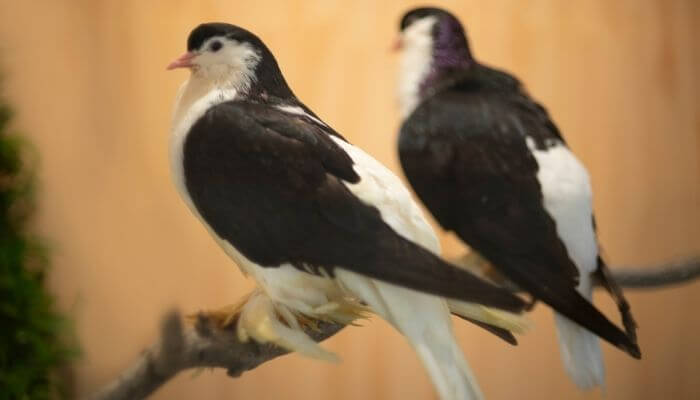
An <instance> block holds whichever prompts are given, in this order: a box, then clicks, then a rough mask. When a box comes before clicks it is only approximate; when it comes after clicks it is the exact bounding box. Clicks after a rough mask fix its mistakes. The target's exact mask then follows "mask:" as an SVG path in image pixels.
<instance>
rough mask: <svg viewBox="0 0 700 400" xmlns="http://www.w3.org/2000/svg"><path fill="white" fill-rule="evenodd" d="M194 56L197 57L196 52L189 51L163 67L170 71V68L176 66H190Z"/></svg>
mask: <svg viewBox="0 0 700 400" xmlns="http://www.w3.org/2000/svg"><path fill="white" fill-rule="evenodd" d="M195 57H197V54H196V53H194V52H191V51H190V52H188V53H185V54H183V55H181V56H180V57H178V58H177V59H176V60H175V61H173V62H171V63H170V64H168V66H167V67H166V68H165V69H166V70H168V71H170V70H171V69H176V68H192V67H193V64H192V59H194V58H195Z"/></svg>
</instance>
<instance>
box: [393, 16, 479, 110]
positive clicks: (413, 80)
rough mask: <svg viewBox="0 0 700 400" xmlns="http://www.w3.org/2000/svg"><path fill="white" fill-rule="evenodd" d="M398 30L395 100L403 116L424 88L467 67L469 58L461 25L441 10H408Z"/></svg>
mask: <svg viewBox="0 0 700 400" xmlns="http://www.w3.org/2000/svg"><path fill="white" fill-rule="evenodd" d="M399 30H400V37H399V39H398V41H397V44H396V48H397V49H400V51H401V70H400V74H399V79H400V82H399V83H400V84H399V90H400V93H399V98H400V100H401V103H402V108H403V109H404V114H406V113H408V112H410V111H412V110H413V108H414V107H415V105H416V102H417V101H418V100H419V99H420V97H421V95H422V94H423V93H424V91H425V89H426V88H429V87H430V86H431V84H433V83H435V82H436V81H437V80H438V79H439V78H440V77H442V76H444V75H446V74H448V73H450V72H451V71H454V70H459V69H464V68H468V67H469V66H470V65H471V64H472V62H473V59H472V55H471V52H470V50H469V43H468V42H467V37H466V34H465V32H464V28H463V27H462V24H461V23H460V22H459V20H458V19H457V18H456V17H455V16H454V15H452V14H451V13H449V12H448V11H445V10H443V9H440V8H432V7H424V8H416V9H413V10H410V11H408V12H407V13H406V14H404V16H403V18H401V24H400V25H399Z"/></svg>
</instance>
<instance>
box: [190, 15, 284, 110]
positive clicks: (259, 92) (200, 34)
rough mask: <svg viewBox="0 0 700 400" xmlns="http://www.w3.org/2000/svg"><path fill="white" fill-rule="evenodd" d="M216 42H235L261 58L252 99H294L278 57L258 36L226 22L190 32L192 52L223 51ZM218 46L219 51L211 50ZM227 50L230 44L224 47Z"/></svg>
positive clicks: (257, 65)
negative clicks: (243, 45) (259, 97)
mask: <svg viewBox="0 0 700 400" xmlns="http://www.w3.org/2000/svg"><path fill="white" fill-rule="evenodd" d="M212 38H221V39H224V40H223V41H224V42H232V43H238V44H246V45H248V46H249V47H250V48H251V49H252V50H253V51H254V52H255V54H256V55H257V57H258V58H259V60H258V62H257V63H256V64H255V66H254V78H253V81H252V83H251V87H250V88H249V89H248V95H249V96H264V97H268V96H272V97H277V98H281V99H286V98H290V97H291V98H293V97H294V94H293V93H292V91H291V89H290V88H289V86H288V85H287V82H286V81H285V79H284V76H283V75H282V71H281V70H280V68H279V65H278V64H277V60H276V59H275V56H274V55H273V54H272V52H271V51H270V49H268V47H267V46H266V45H265V43H263V41H262V40H261V39H260V38H259V37H258V36H257V35H255V34H254V33H252V32H250V31H248V30H246V29H243V28H241V27H239V26H236V25H232V24H227V23H223V22H210V23H204V24H201V25H199V26H197V27H196V28H195V29H194V30H192V32H190V35H189V37H188V38H187V51H188V52H200V53H201V52H205V51H213V52H217V51H218V49H219V48H221V46H222V44H221V41H219V43H215V42H213V41H212V40H210V39H212ZM212 45H215V46H217V47H211V46H212ZM223 46H226V44H223Z"/></svg>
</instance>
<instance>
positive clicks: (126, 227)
mask: <svg viewBox="0 0 700 400" xmlns="http://www.w3.org/2000/svg"><path fill="white" fill-rule="evenodd" d="M420 3H423V2H422V1H421V2H420ZM439 3H440V4H442V5H444V6H447V7H449V8H450V9H451V10H453V11H454V12H456V13H457V14H458V15H459V16H460V17H461V18H462V20H463V21H464V22H465V23H466V24H467V27H468V31H469V34H470V38H471V40H472V44H473V49H474V53H475V54H476V56H477V57H478V58H480V59H481V60H483V61H485V62H487V63H490V64H492V65H496V66H500V67H502V68H506V69H508V70H510V71H512V72H514V73H516V74H517V75H518V76H520V77H521V78H522V79H523V80H524V81H525V82H526V83H527V85H528V87H529V89H530V91H531V93H532V94H533V95H535V96H536V97H537V98H538V99H540V100H541V101H542V102H543V103H544V104H545V105H547V106H548V108H549V110H550V111H551V113H552V115H553V116H554V119H555V120H556V122H557V123H558V125H559V127H560V128H561V129H562V131H563V132H564V135H565V136H566V138H567V139H568V141H569V143H570V145H571V147H572V148H573V149H574V151H575V152H576V153H577V154H578V155H579V156H580V157H581V158H582V159H583V161H584V162H585V164H586V165H587V166H588V168H589V170H590V173H591V175H592V179H593V185H594V189H595V193H596V198H595V201H596V203H595V205H596V211H597V215H598V221H599V226H600V236H601V240H602V244H603V246H604V247H605V250H606V252H607V255H608V258H609V260H610V261H611V263H612V264H616V265H619V264H625V265H635V264H636V265H646V264H649V263H655V262H658V261H663V260H668V259H673V258H675V257H680V256H684V255H689V254H693V253H697V252H698V251H700V239H699V237H700V223H699V222H700V209H699V207H698V206H699V201H698V200H699V196H700V188H699V182H700V164H699V161H698V160H699V157H698V156H699V153H700V112H699V109H698V104H699V102H698V100H700V95H699V94H698V93H699V92H700V78H698V74H699V70H700V45H699V44H698V43H699V42H700V40H699V39H700V2H699V1H696V0H686V1H682V0H676V1H667V0H617V1H608V0H587V1H579V2H570V1H566V0H559V1H557V0H537V1H505V0H492V1H478V0H470V1H459V2H457V1H454V2H439ZM412 5H414V2H412V1H385V2H379V1H371V0H363V1H355V2H332V1H327V0H316V1H302V0H298V1H287V2H272V1H265V0H258V1H255V2H237V1H223V0H221V1H213V0H212V1H184V0H183V1H137V0H133V1H124V0H119V1H117V0H113V1H107V0H105V1H91V0H83V1H59V0H53V1H52V0H43V1H39V0H38V1H31V2H17V1H12V0H0V64H1V65H2V69H3V70H4V72H5V73H4V74H5V82H4V85H3V86H4V88H3V89H4V92H5V94H6V95H7V97H9V98H10V99H11V101H12V102H13V103H14V105H15V106H16V108H17V110H18V112H19V118H18V119H17V120H16V121H17V123H16V126H17V128H19V129H21V130H22V131H24V132H26V133H27V135H29V136H30V137H31V139H32V140H33V141H34V142H35V143H36V145H37V146H38V148H39V151H40V153H41V157H42V163H41V176H40V178H41V190H40V199H39V200H40V213H39V216H38V219H37V221H36V227H37V230H38V231H39V232H40V233H41V234H43V235H44V236H46V237H47V238H49V240H50V241H51V244H52V248H53V259H54V268H53V271H52V274H51V287H52V289H53V290H54V291H55V293H56V294H57V295H58V297H59V300H60V304H61V306H62V307H63V308H64V309H65V310H67V311H69V312H71V313H72V315H74V317H75V319H76V321H77V330H78V334H79V336H80V339H81V341H82V345H83V349H84V355H83V357H82V359H81V360H80V361H79V362H78V363H77V365H76V380H77V381H76V382H77V390H78V394H79V395H81V396H84V395H86V394H87V393H90V392H92V391H93V390H94V389H95V388H97V387H98V386H100V385H101V384H103V383H105V382H106V381H107V380H109V379H111V378H112V377H114V376H115V374H117V372H119V371H120V370H121V369H122V368H123V367H125V366H126V365H127V364H128V363H129V362H130V361H132V360H133V359H134V358H135V357H136V356H137V354H138V353H139V351H140V350H141V349H143V348H144V347H145V346H146V345H147V344H149V343H150V342H151V341H152V340H154V338H155V337H156V334H157V325H158V322H159V319H160V317H161V315H163V313H164V312H165V311H166V310H168V309H170V308H171V307H178V308H180V309H182V310H185V311H196V310H198V309H201V308H208V307H218V306H223V305H225V304H228V303H232V302H234V301H235V300H237V299H238V298H239V296H241V295H242V294H243V293H244V292H245V291H246V290H247V289H248V288H249V287H250V286H251V283H250V282H248V281H246V280H245V279H244V278H243V277H242V276H241V274H240V273H239V271H238V269H237V268H235V267H234V266H233V265H232V262H230V261H229V260H228V259H227V257H226V256H225V255H224V254H223V253H222V251H220V250H219V248H218V247H217V246H216V245H215V244H214V242H213V241H212V240H211V239H210V238H209V236H208V235H207V233H206V232H205V230H204V229H203V228H202V226H200V224H199V222H197V221H196V220H195V219H194V218H193V217H192V216H191V215H190V213H189V212H188V211H187V209H186V208H185V207H184V205H183V203H182V202H181V201H180V199H179V198H178V196H177V194H176V192H175V190H174V189H173V186H172V184H171V182H170V177H169V171H168V162H167V141H168V134H169V133H168V125H169V118H170V107H171V104H172V100H173V96H174V94H175V91H176V88H177V86H178V85H179V84H180V82H181V81H183V80H184V79H185V76H186V75H185V74H186V73H185V72H180V71H179V72H166V71H165V66H166V64H167V63H168V62H169V61H171V60H172V59H173V58H174V57H176V56H178V55H179V54H180V53H182V52H183V51H184V47H185V40H186V37H187V34H188V33H189V31H190V29H192V28H193V27H194V26H195V25H196V24H198V23H200V22H203V21H212V20H221V21H228V22H232V23H236V24H239V25H242V26H244V27H247V28H249V29H251V30H253V31H254V32H256V33H258V34H259V35H260V36H261V37H262V38H263V39H264V40H265V41H266V43H267V44H268V45H269V46H270V48H271V49H272V50H273V52H274V53H275V54H276V55H277V57H278V60H279V62H280V64H281V65H282V68H283V70H284V72H285V74H286V77H287V78H288V81H289V82H290V84H291V85H292V87H293V88H294V90H295V91H296V92H297V94H298V95H299V97H300V98H301V99H302V100H303V101H305V102H306V103H307V104H308V105H309V106H310V107H311V108H312V109H314V110H315V111H316V112H317V113H318V114H319V115H321V116H322V118H324V119H325V120H326V121H327V122H328V123H330V124H331V125H333V126H334V127H335V128H336V129H338V130H339V131H340V132H342V133H343V134H344V135H346V137H348V138H349V139H350V140H351V141H352V142H354V143H355V144H357V145H359V146H360V147H362V148H364V149H366V150H367V151H369V152H370V153H371V154H373V155H374V156H376V157H377V158H378V159H380V160H381V161H383V162H385V163H387V164H388V165H389V166H391V167H392V168H393V169H394V170H395V171H399V169H398V168H397V163H396V155H395V151H394V141H395V139H396V133H397V127H398V113H397V104H396V96H395V89H396V85H395V71H396V61H397V60H396V57H395V56H393V55H391V54H389V52H388V51H387V48H388V46H389V44H390V42H391V40H392V38H393V37H394V35H395V33H396V27H397V24H398V19H399V18H400V16H401V14H402V12H403V11H405V10H407V9H408V8H409V7H410V6H412ZM456 243H457V242H456V241H455V240H454V239H451V238H448V237H445V240H444V244H445V246H446V253H447V254H448V255H456V254H459V253H460V252H461V251H462V249H461V248H460V246H459V245H457V244H456ZM629 298H630V300H631V302H632V306H633V311H634V312H635V315H636V317H637V320H638V321H639V324H640V326H641V329H640V332H639V335H640V342H641V346H642V349H643V352H644V360H643V361H641V362H636V361H634V360H632V359H630V358H629V357H627V356H625V355H624V354H622V353H621V352H619V351H616V350H615V349H613V348H611V347H610V346H608V345H604V349H605V358H606V362H607V365H608V373H607V378H608V388H607V396H606V398H607V399H660V398H669V399H697V398H700V379H698V375H699V374H700V343H699V341H698V332H699V331H700V312H699V311H698V305H700V284H698V283H695V284H692V285H688V286H685V287H683V288H678V289H674V290H665V291H654V292H635V293H632V292H629ZM598 304H600V305H601V307H604V308H605V309H606V310H607V311H608V312H610V311H612V306H611V303H610V302H609V301H608V300H607V299H605V296H599V299H598ZM532 317H533V320H534V322H535V324H536V328H535V329H534V331H533V332H532V333H531V334H529V335H528V336H526V337H523V338H522V339H521V345H520V346H519V347H517V348H511V347H509V346H506V345H504V344H503V343H501V342H500V341H498V340H496V339H494V338H492V337H490V336H487V335H485V334H482V333H481V331H480V330H478V329H475V328H473V327H471V326H469V325H466V324H463V323H458V324H457V333H458V335H459V338H460V341H461V344H462V345H463V348H464V351H465V353H466V355H467V357H468V359H469V361H470V363H471V364H472V366H473V368H474V369H475V371H476V374H477V376H478V377H479V380H480V382H481V385H482V388H483V390H484V392H485V393H486V394H487V395H488V397H489V398H491V399H507V398H516V397H517V398H532V399H564V398H566V399H583V398H586V399H594V398H600V396H601V395H600V393H599V392H593V393H589V394H586V395H584V394H579V393H577V391H576V389H575V388H574V386H573V385H572V384H571V383H570V382H569V380H567V378H566V377H565V375H564V372H563V370H562V368H561V366H560V363H559V354H558V352H557V348H556V345H555V343H556V340H555V336H554V332H553V329H552V328H553V326H552V317H551V313H549V312H547V311H546V310H545V309H544V307H538V308H537V311H536V312H535V313H534V314H533V316H532ZM326 346H327V347H328V348H330V349H332V350H334V351H336V352H338V353H339V354H340V355H341V356H342V357H343V359H344V362H343V363H342V364H340V365H327V364H323V363H321V362H318V361H313V360H307V359H303V358H301V357H299V356H296V355H292V356H287V357H284V358H282V359H279V360H276V361H274V362H271V363H269V364H266V365H265V366H263V367H261V368H259V369H257V370H255V371H253V372H250V373H247V374H245V375H244V376H243V377H242V378H241V379H236V380H233V379H229V378H227V377H226V376H225V375H224V373H223V372H221V371H215V372H209V371H205V372H203V373H202V374H200V375H199V376H197V377H194V376H193V375H194V374H191V373H186V374H182V375H181V376H179V377H178V378H177V379H176V380H174V381H172V382H171V383H169V384H168V385H167V386H166V387H165V388H164V389H162V390H161V391H160V392H158V394H157V395H156V396H154V397H155V398H156V399H194V398H196V399H224V398H226V399H228V398H231V399H281V398H284V399H347V400H356V399H414V398H415V399H428V398H433V397H434V395H433V392H432V388H431V387H430V384H429V382H428V380H427V377H426V375H425V373H424V372H423V369H422V367H421V365H420V364H419V363H418V361H417V359H416V357H415V355H414V354H413V352H412V351H411V349H410V348H409V347H408V346H407V345H406V343H405V342H404V341H403V339H402V338H401V337H400V336H399V335H397V334H396V333H395V332H393V331H392V330H391V329H389V327H388V326H387V325H386V324H385V323H383V322H381V321H377V320H373V321H372V322H371V323H368V324H367V326H366V327H363V328H361V329H360V328H352V329H347V330H346V331H344V332H342V333H341V334H339V335H338V336H337V337H334V338H333V339H332V340H330V341H328V342H327V343H326Z"/></svg>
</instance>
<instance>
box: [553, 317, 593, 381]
mask: <svg viewBox="0 0 700 400" xmlns="http://www.w3.org/2000/svg"><path fill="white" fill-rule="evenodd" d="M554 320H555V322H556V324H557V333H558V335H559V347H560V351H561V358H562V361H563V362H564V367H566V372H568V373H569V375H570V376H571V378H572V379H573V380H574V382H575V383H576V385H577V386H578V387H579V388H581V389H584V390H587V389H592V388H594V387H595V386H605V366H604V365H603V355H602V353H601V350H600V343H599V340H598V337H597V336H596V335H595V334H593V333H591V332H589V331H588V330H587V329H586V328H583V327H582V326H581V325H579V324H577V323H575V322H573V321H571V320H570V319H568V318H566V317H565V316H563V315H561V314H558V313H555V314H554Z"/></svg>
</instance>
